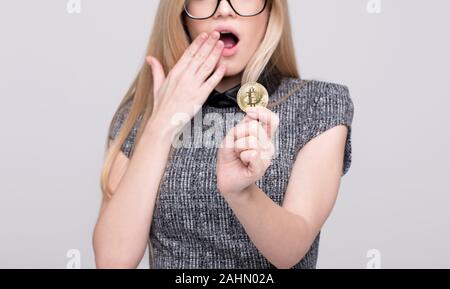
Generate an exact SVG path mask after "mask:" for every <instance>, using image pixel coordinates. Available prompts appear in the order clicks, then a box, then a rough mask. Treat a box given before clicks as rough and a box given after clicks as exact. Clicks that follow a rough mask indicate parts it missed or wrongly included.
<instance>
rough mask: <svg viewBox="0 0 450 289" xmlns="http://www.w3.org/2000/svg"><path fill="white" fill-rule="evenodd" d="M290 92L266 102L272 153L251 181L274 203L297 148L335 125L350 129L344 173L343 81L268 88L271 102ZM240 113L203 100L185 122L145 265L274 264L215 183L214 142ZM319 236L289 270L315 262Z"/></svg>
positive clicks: (348, 114) (347, 106)
mask: <svg viewBox="0 0 450 289" xmlns="http://www.w3.org/2000/svg"><path fill="white" fill-rule="evenodd" d="M290 92H293V93H292V94H291V95H290V96H289V97H287V98H286V99H285V100H284V101H282V102H281V103H280V104H278V105H276V106H274V107H273V108H271V110H272V111H273V112H275V113H277V114H278V116H279V118H280V125H279V128H278V131H277V135H276V136H275V137H274V142H275V147H276V152H275V156H274V159H273V160H272V164H271V166H270V167H269V168H268V169H267V171H266V173H265V175H264V176H263V177H262V178H261V179H260V180H258V181H257V182H256V184H257V185H258V186H259V187H260V188H261V189H262V190H263V191H264V192H265V193H266V194H267V195H268V196H269V197H270V198H271V199H272V200H273V201H274V202H276V203H277V204H279V205H281V204H282V201H283V196H284V193H285V191H286V188H287V184H288V180H289V176H290V172H291V169H292V166H293V163H294V161H295V158H296V155H297V153H298V151H299V150H300V149H301V148H302V147H303V146H304V145H305V144H306V143H307V142H308V141H310V140H311V139H312V138H314V137H316V136H318V135H319V134H321V133H323V132H324V131H326V130H328V129H330V128H332V127H334V126H337V125H340V124H343V125H346V126H347V127H348V129H349V133H348V136H347V142H346V145H345V156H344V165H343V168H342V175H344V174H346V173H347V171H348V169H349V168H350V164H351V124H352V120H353V112H354V108H353V102H352V99H351V98H350V95H349V90H348V88H347V86H345V85H342V84H336V83H331V82H325V81H318V80H311V81H308V82H304V81H303V80H300V79H297V78H292V77H282V78H281V82H280V83H279V85H277V86H276V87H275V89H271V90H270V92H269V94H270V102H272V101H277V100H282V98H283V97H284V96H286V95H287V94H289V93H290ZM130 103H131V102H130ZM130 103H129V104H130ZM129 104H128V105H125V106H124V107H123V109H120V110H119V112H118V113H117V114H116V115H115V118H114V119H115V120H114V122H113V125H112V127H111V129H110V132H109V136H110V138H111V139H114V137H115V136H116V135H117V133H118V132H119V130H120V128H121V126H122V123H123V121H124V120H125V118H126V116H127V112H128V108H129ZM236 115H238V116H239V115H240V117H237V118H236ZM233 116H234V117H233ZM243 116H244V115H243V113H241V111H240V109H239V108H238V107H237V106H228V107H215V106H211V105H204V106H203V107H202V109H201V110H200V111H199V112H198V114H197V115H196V116H195V117H194V118H193V119H192V120H191V123H190V125H191V129H190V131H191V132H192V134H190V135H188V134H184V135H183V136H182V139H180V140H182V143H181V142H180V144H179V145H178V146H176V147H175V148H174V149H173V152H172V154H171V155H170V156H169V161H168V163H167V166H166V170H165V173H164V175H163V179H162V181H161V186H160V191H159V194H158V197H157V202H156V206H155V211H154V216H153V220H152V224H151V230H150V236H149V242H150V245H151V248H152V250H151V252H150V267H151V268H180V269H192V268H216V269H218V268H220V269H234V268H254V269H261V268H275V267H274V266H273V265H272V264H271V263H270V262H269V261H268V260H267V259H266V258H265V257H264V256H263V255H262V254H261V253H260V252H259V251H258V249H257V248H256V247H255V246H254V244H253V243H252V242H251V240H250V239H249V237H248V235H247V234H246V232H245V230H244V228H243V227H242V225H241V224H240V222H239V220H238V219H237V217H236V216H235V215H234V214H233V211H232V210H231V208H230V207H229V206H228V204H227V203H226V201H225V200H224V199H223V198H222V196H221V195H220V193H219V191H218V189H217V185H216V173H215V171H216V155H217V150H218V148H217V147H218V143H220V141H221V137H224V136H225V134H226V132H227V131H228V130H229V129H231V128H232V127H233V126H234V125H236V124H237V123H238V122H239V121H240V119H241V118H242V117H243ZM139 125H140V118H139V119H138V121H137V122H136V124H135V126H134V127H133V129H132V131H131V132H130V134H129V135H128V137H127V139H126V141H125V142H124V144H123V145H122V152H123V153H124V154H125V155H126V156H128V157H132V152H133V147H134V141H135V136H136V131H137V127H138V126H139ZM217 131H221V133H222V134H221V136H217V134H214V133H213V132H217ZM185 135H186V136H185ZM319 239H320V233H319V234H318V235H317V237H316V239H315V241H314V242H313V243H312V245H311V247H310V249H309V251H308V252H307V254H306V255H305V256H304V258H303V259H302V260H301V261H300V262H299V263H297V264H296V265H295V266H293V267H292V268H293V269H302V268H315V267H316V264H317V257H318V249H319Z"/></svg>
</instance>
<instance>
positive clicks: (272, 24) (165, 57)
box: [100, 0, 300, 198]
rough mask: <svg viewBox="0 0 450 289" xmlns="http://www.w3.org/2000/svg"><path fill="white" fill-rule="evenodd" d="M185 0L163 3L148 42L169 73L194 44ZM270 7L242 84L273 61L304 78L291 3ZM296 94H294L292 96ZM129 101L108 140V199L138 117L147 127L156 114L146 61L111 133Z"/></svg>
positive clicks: (282, 0) (272, 0)
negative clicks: (112, 175) (112, 178)
mask: <svg viewBox="0 0 450 289" xmlns="http://www.w3.org/2000/svg"><path fill="white" fill-rule="evenodd" d="M184 1H185V0H161V1H160V2H159V6H158V10H157V13H156V18H155V21H154V24H153V31H152V33H151V36H150V40H149V42H148V46H147V50H146V55H152V56H154V57H156V58H157V59H158V60H159V61H160V62H161V64H162V66H163V68H164V71H165V72H166V73H167V72H168V71H170V70H171V69H172V68H173V67H174V66H175V64H176V63H177V61H178V59H179V58H180V57H181V56H182V54H183V53H184V51H185V49H186V48H187V47H188V46H189V45H190V39H189V36H188V34H187V30H186V27H185V22H184V19H183V15H182V12H183V5H184ZM267 8H268V9H270V16H269V22H268V24H267V30H266V34H265V37H264V39H263V41H262V42H261V45H260V46H259V47H258V49H257V50H256V52H255V54H254V55H253V57H252V58H251V59H250V61H249V63H248V64H247V66H246V68H245V70H244V72H243V75H242V80H241V83H242V84H244V83H246V82H249V81H257V80H258V78H259V77H260V75H261V73H262V72H263V71H264V69H265V67H266V65H267V64H268V63H269V62H270V63H273V64H274V65H275V67H276V68H277V69H278V71H279V72H280V73H281V75H283V76H288V77H294V78H300V75H299V72H298V69H297V64H296V63H297V62H296V58H295V50H294V45H293V41H292V35H291V24H290V19H289V11H288V3H287V0H268V6H267ZM292 93H293V92H290V93H289V95H291V94H292ZM285 98H286V97H284V99H285ZM129 101H132V103H131V106H130V109H129V112H128V114H127V117H126V119H125V121H124V123H123V125H122V127H121V129H120V132H119V133H118V134H117V136H116V138H115V139H114V141H113V142H112V143H111V145H109V135H108V136H107V138H106V144H105V154H104V163H103V167H102V171H101V176H100V186H101V190H102V193H103V197H107V198H110V197H111V196H112V192H111V188H110V187H109V181H108V180H109V176H110V171H111V167H112V164H113V162H114V160H115V158H116V156H117V154H118V153H119V152H120V149H121V147H122V145H123V143H124V142H125V140H126V138H127V136H128V135H129V133H130V132H131V130H132V128H133V125H134V124H135V122H136V121H137V120H138V118H139V117H142V124H145V123H146V121H147V120H148V119H149V117H150V115H151V112H152V107H153V77H152V73H151V68H150V67H149V65H148V64H147V63H146V62H145V61H144V63H143V64H142V67H141V69H140V71H139V73H138V74H137V76H136V78H135V79H134V81H133V82H132V84H131V86H130V88H129V89H128V91H127V93H126V94H125V96H124V98H123V99H122V101H121V102H120V104H119V106H118V109H117V110H116V112H115V114H114V117H113V119H112V120H111V122H110V125H109V130H110V131H111V129H112V126H113V122H114V120H115V117H116V116H117V114H118V112H119V111H120V110H121V109H123V107H124V106H125V104H127V103H128V102H129ZM143 127H144V125H140V126H139V128H138V130H137V134H136V138H135V143H136V142H137V141H138V140H139V138H140V136H141V134H142V131H143V130H142V129H143ZM131 154H132V152H131Z"/></svg>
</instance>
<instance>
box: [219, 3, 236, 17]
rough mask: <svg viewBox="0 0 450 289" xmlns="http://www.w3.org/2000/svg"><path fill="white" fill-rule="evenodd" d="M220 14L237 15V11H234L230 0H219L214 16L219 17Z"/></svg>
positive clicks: (224, 15)
mask: <svg viewBox="0 0 450 289" xmlns="http://www.w3.org/2000/svg"><path fill="white" fill-rule="evenodd" d="M219 15H221V16H223V17H226V16H228V15H230V16H236V13H235V12H234V10H233V8H231V6H230V2H228V1H227V0H219V7H218V8H217V11H216V14H215V15H214V17H217V16H219Z"/></svg>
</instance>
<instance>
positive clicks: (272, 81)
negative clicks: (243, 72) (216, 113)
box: [205, 68, 282, 107]
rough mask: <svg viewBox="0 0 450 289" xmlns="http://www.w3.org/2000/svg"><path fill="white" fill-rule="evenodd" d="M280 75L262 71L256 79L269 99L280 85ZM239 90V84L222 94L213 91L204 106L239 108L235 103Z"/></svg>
mask: <svg viewBox="0 0 450 289" xmlns="http://www.w3.org/2000/svg"><path fill="white" fill-rule="evenodd" d="M281 79H282V75H281V74H280V73H279V72H278V70H276V69H272V70H270V71H269V70H268V69H267V68H266V69H265V70H264V71H263V73H262V74H261V76H260V77H259V78H258V81H257V82H258V83H261V84H262V85H264V87H265V88H266V89H267V92H268V93H269V97H270V96H271V95H272V94H273V93H274V92H275V91H276V89H277V88H278V86H279V85H280V83H281ZM240 88H241V84H240V83H239V84H237V85H236V86H234V87H232V88H229V89H228V90H226V91H224V92H219V91H217V90H216V89H214V90H213V91H212V92H211V93H210V94H209V96H208V98H207V100H206V102H205V105H207V106H212V107H239V105H238V103H237V93H238V91H239V89H240Z"/></svg>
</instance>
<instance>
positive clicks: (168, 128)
mask: <svg viewBox="0 0 450 289" xmlns="http://www.w3.org/2000/svg"><path fill="white" fill-rule="evenodd" d="M144 130H145V133H146V134H150V135H153V136H155V137H157V138H160V139H163V140H166V141H168V142H171V143H172V141H173V139H174V137H175V135H176V134H177V132H178V128H177V127H176V126H174V125H172V124H170V123H169V122H167V121H164V120H162V119H160V118H157V117H154V116H151V117H150V118H149V120H148V121H147V123H146V125H145V128H144Z"/></svg>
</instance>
